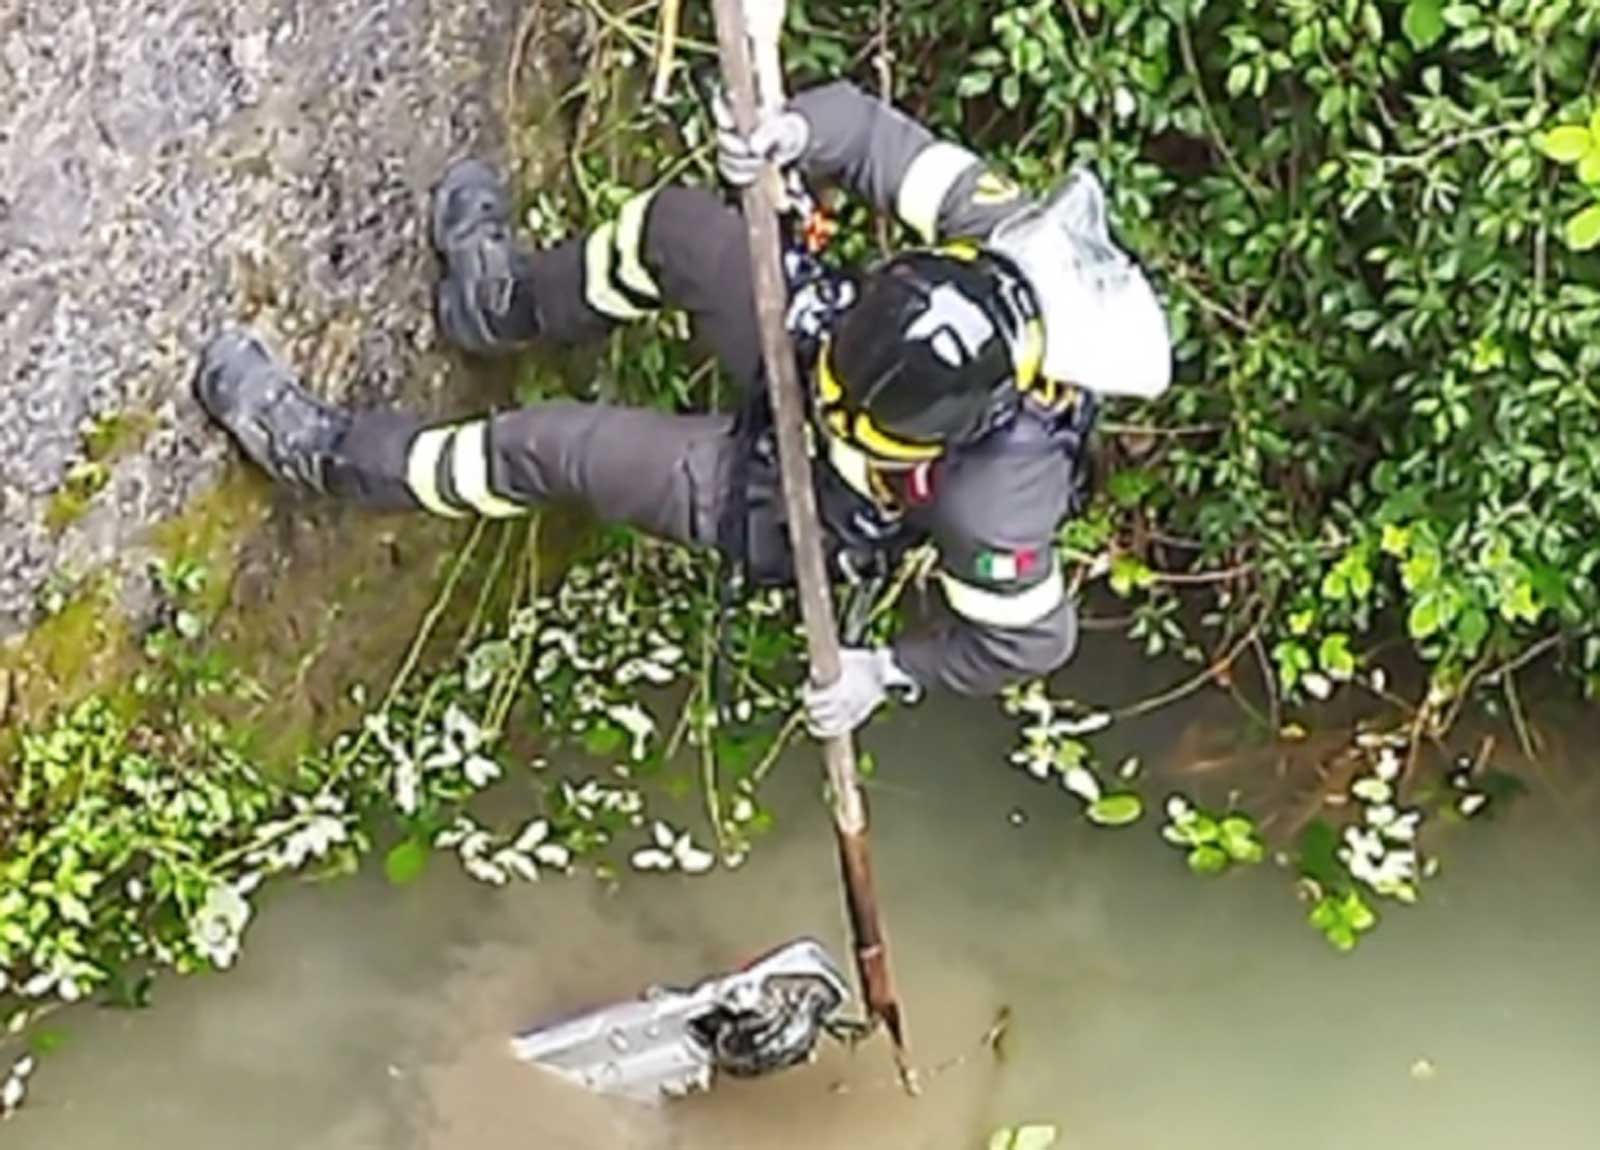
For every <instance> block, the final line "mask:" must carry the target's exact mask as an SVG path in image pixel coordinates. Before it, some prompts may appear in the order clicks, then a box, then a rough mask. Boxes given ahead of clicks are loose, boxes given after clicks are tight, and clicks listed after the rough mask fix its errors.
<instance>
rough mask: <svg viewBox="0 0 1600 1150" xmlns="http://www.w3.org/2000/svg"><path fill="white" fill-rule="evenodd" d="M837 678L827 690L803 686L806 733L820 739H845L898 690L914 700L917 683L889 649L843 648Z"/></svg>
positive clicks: (807, 685)
mask: <svg viewBox="0 0 1600 1150" xmlns="http://www.w3.org/2000/svg"><path fill="white" fill-rule="evenodd" d="M839 672H840V673H839V677H838V679H836V680H835V681H834V682H832V683H830V684H829V685H828V686H826V687H819V686H817V685H816V684H814V683H810V682H808V683H806V685H805V689H804V690H803V691H802V692H801V698H802V699H803V700H804V701H805V705H806V729H807V730H809V731H810V732H811V733H812V734H813V735H814V736H816V737H817V738H819V739H833V738H838V737H839V736H840V735H848V734H849V733H850V732H851V731H853V730H855V729H856V728H857V727H859V726H860V725H861V724H862V723H864V722H866V721H867V717H868V716H870V715H871V714H872V712H873V711H875V710H877V709H878V704H879V703H881V702H883V700H884V698H885V697H887V695H888V694H889V692H890V691H891V690H894V689H899V690H902V691H905V692H907V693H908V694H909V695H910V697H912V698H915V697H916V696H917V695H918V694H920V693H921V692H920V690H919V689H918V687H917V682H916V680H915V679H913V678H912V677H911V676H910V675H908V674H906V673H905V671H903V670H901V668H900V664H898V663H896V662H895V661H894V652H893V651H891V650H890V649H889V648H888V647H846V648H845V649H844V650H842V651H840V652H839Z"/></svg>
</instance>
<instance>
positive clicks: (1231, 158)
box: [1178, 19, 1266, 204]
mask: <svg viewBox="0 0 1600 1150" xmlns="http://www.w3.org/2000/svg"><path fill="white" fill-rule="evenodd" d="M1178 49H1179V51H1180V52H1181V53H1182V55H1183V68H1184V71H1186V72H1188V73H1189V80H1190V82H1191V83H1192V84H1194V92H1195V96H1196V97H1197V98H1198V99H1199V101H1200V113H1201V115H1203V116H1204V117H1205V121H1206V131H1207V132H1208V133H1209V134H1210V136H1211V142H1212V143H1213V144H1215V145H1216V146H1217V152H1218V153H1219V154H1220V155H1221V156H1222V159H1223V162H1225V163H1226V164H1227V165H1228V167H1229V168H1231V169H1232V170H1233V174H1234V178H1235V179H1237V180H1238V181H1239V183H1240V184H1241V185H1242V186H1243V187H1244V190H1245V191H1246V192H1248V193H1249V195H1250V198H1251V199H1253V200H1255V201H1256V203H1258V204H1259V203H1260V202H1261V201H1262V200H1263V199H1265V198H1266V190H1265V189H1264V188H1262V187H1261V185H1260V184H1258V183H1256V181H1255V180H1254V179H1253V178H1252V177H1251V175H1250V173H1248V172H1246V171H1245V170H1244V167H1243V166H1242V165H1241V164H1240V163H1239V158H1238V157H1237V156H1235V155H1234V154H1233V149H1232V148H1230V147H1229V146H1228V141H1227V140H1225V139H1223V137H1222V128H1221V126H1220V125H1219V124H1218V123H1217V117H1216V113H1215V112H1213V111H1212V108H1211V99H1210V97H1208V96H1207V95H1206V84H1205V80H1204V79H1203V78H1202V77H1201V75H1200V65H1199V64H1198V63H1196V61H1195V58H1194V40H1193V39H1191V38H1190V36H1189V21H1188V20H1187V19H1184V20H1179V21H1178Z"/></svg>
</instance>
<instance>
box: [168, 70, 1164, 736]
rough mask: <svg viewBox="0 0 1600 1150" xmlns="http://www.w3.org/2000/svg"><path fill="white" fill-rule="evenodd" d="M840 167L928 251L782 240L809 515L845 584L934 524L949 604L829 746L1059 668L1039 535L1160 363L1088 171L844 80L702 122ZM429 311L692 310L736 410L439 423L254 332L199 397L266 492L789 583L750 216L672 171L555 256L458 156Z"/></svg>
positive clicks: (477, 328) (1160, 352)
mask: <svg viewBox="0 0 1600 1150" xmlns="http://www.w3.org/2000/svg"><path fill="white" fill-rule="evenodd" d="M769 162H770V163H776V164H778V165H780V166H781V167H783V168H786V169H794V170H797V171H798V173H799V174H803V175H804V176H805V177H806V178H808V179H811V180H820V181H834V182H840V183H843V184H844V185H846V186H847V187H849V188H851V189H853V190H854V191H855V192H857V193H858V194H860V195H862V196H864V197H865V198H866V199H867V200H868V201H869V202H870V203H872V204H873V205H874V206H875V207H877V208H879V209H883V210H892V211H894V212H895V214H896V215H897V216H898V218H899V219H900V220H901V221H902V222H903V223H904V224H906V225H907V226H908V227H909V229H910V230H911V231H912V232H914V233H915V234H916V235H917V236H918V237H919V238H920V240H921V242H922V246H920V247H917V248H915V249H913V250H909V251H906V252H903V253H900V254H897V255H894V256H892V257H890V258H888V259H885V260H883V261H881V262H879V263H877V264H876V265H874V266H872V267H870V268H868V269H866V270H865V271H864V272H861V273H859V274H856V273H841V272H836V271H832V270H829V269H828V268H826V267H825V266H823V265H822V264H821V263H820V262H819V261H816V260H815V259H812V258H809V257H808V255H807V253H806V251H805V249H804V245H800V244H797V245H794V247H793V250H791V251H790V252H789V253H788V255H787V268H788V272H789V275H790V295H791V299H790V308H789V313H788V314H789V325H790V329H791V333H792V335H793V337H794V343H795V347H796V354H797V355H798V356H799V357H800V360H801V363H800V367H801V370H802V375H801V377H802V379H803V380H805V381H807V384H808V386H809V388H810V396H809V400H810V410H811V416H812V424H813V426H812V431H813V436H812V438H813V442H814V444H815V449H816V454H817V466H816V467H815V471H816V474H817V487H818V490H817V496H818V506H819V510H820V514H821V518H822V522H823V528H824V532H825V535H826V539H827V549H828V553H829V556H830V561H831V562H832V563H834V564H835V565H836V571H838V572H839V573H859V572H861V571H864V570H868V569H871V568H873V567H875V566H876V567H881V566H882V565H883V564H885V563H892V562H893V561H894V560H895V559H896V558H897V557H898V556H899V555H901V554H903V553H904V552H905V551H906V550H907V549H909V548H910V547H913V546H915V545H917V544H920V543H923V542H929V541H931V542H932V543H933V544H934V545H935V547H936V549H937V552H938V567H937V582H938V585H939V587H940V589H941V591H942V594H941V595H940V596H939V597H938V598H939V599H940V600H941V601H940V602H938V603H936V604H935V605H934V610H933V612H932V617H931V618H930V619H927V620H924V621H922V622H921V623H920V624H919V625H916V626H913V627H911V628H908V629H907V630H906V631H905V632H904V633H903V634H901V635H900V636H898V637H897V638H896V639H895V640H894V642H893V643H892V644H890V645H888V646H882V647H846V648H845V650H844V653H843V674H842V675H841V677H840V678H839V679H838V680H837V681H836V682H835V683H833V684H830V685H828V686H826V687H817V686H815V685H814V684H810V685H808V686H807V687H806V689H805V692H804V694H805V704H806V708H807V716H808V725H809V726H810V728H811V730H812V732H813V733H814V734H817V735H819V736H829V735H836V734H842V733H845V732H848V731H850V730H852V729H854V728H855V727H856V726H858V725H859V724H860V723H861V722H863V721H864V720H865V719H866V718H867V716H869V715H870V714H871V713H872V712H873V710H874V709H875V708H876V707H877V706H878V705H879V704H880V703H881V702H882V701H884V699H885V698H886V697H887V696H888V695H889V694H890V693H891V692H896V693H904V694H905V695H907V696H915V695H917V694H919V693H920V692H921V691H922V690H924V689H948V690H951V691H955V692H959V693H962V694H968V695H984V694H993V693H996V692H998V691H999V690H1001V689H1002V688H1004V687H1005V686H1007V685H1008V684H1011V683H1014V682H1017V681H1020V680H1024V679H1028V678H1032V677H1035V676H1040V675H1044V674H1047V673H1049V672H1051V671H1053V670H1055V669H1056V668H1057V667H1059V666H1061V665H1062V664H1063V663H1065V662H1066V661H1067V659H1068V658H1069V657H1070V656H1071V654H1072V652H1073V650H1074V647H1075V643H1076V636H1077V625H1076V609H1075V604H1074V603H1073V602H1072V600H1071V597H1070V596H1069V594H1068V591H1067V587H1066V584H1065V581H1064V578H1063V573H1062V568H1061V564H1060V560H1059V559H1058V557H1057V554H1056V551H1055V548H1054V546H1053V543H1054V540H1055V538H1056V534H1057V532H1058V530H1059V529H1060V527H1061V525H1062V523H1063V522H1064V520H1066V519H1067V518H1068V517H1069V516H1070V515H1072V514H1073V513H1074V511H1075V509H1076V508H1077V507H1078V506H1079V504H1080V501H1081V500H1082V498H1083V495H1084V492H1083V486H1084V462H1085V458H1086V454H1087V446H1086V439H1087V437H1088V435H1089V433H1090V431H1091V428H1092V425H1093V422H1094V417H1095V401H1096V398H1097V397H1098V396H1102V395H1133V396H1143V397H1149V396H1154V395H1157V394H1159V393H1160V392H1162V391H1163V390H1164V389H1165V388H1166V387H1167V385H1168V383H1169V380H1170V363H1171V345H1170V339H1169V336H1168V330H1167V325H1166V320H1165V317H1164V314H1163V312H1162V309H1161V307H1160V305H1159V303H1158V302H1157V298H1156V296H1155V293H1154V291H1153V290H1152V288H1151V285H1150V284H1149V282H1148V281H1147V279H1146V278H1145V276H1144V275H1143V273H1142V272H1141V270H1140V269H1139V267H1138V266H1137V264H1136V263H1135V262H1134V261H1133V260H1132V259H1131V258H1130V257H1129V256H1128V255H1127V254H1126V253H1125V252H1124V251H1122V249H1121V248H1119V247H1118V246H1117V244H1116V243H1115V242H1114V241H1113V240H1112V238H1111V236H1110V234H1109V231H1108V229H1107V225H1106V220H1105V208H1104V199H1103V194H1102V191H1101V188H1100V185H1099V184H1098V182H1097V181H1096V180H1095V179H1094V177H1093V176H1092V175H1091V174H1089V173H1088V172H1086V171H1078V172H1075V173H1074V174H1073V175H1072V176H1070V177H1069V178H1068V179H1067V180H1066V181H1065V182H1064V184H1063V186H1062V187H1061V188H1059V189H1058V190H1057V191H1056V192H1055V193H1053V194H1052V195H1050V196H1049V197H1048V198H1047V199H1045V200H1043V201H1032V200H1030V199H1028V198H1027V197H1024V196H1023V195H1022V194H1021V193H1020V191H1019V190H1018V188H1017V187H1016V185H1014V184H1013V183H1011V182H1010V181H1008V180H1006V179H1004V178H1003V177H1001V176H999V175H998V174H997V173H995V172H993V171H991V170H989V169H988V168H986V167H985V166H984V164H983V163H982V162H981V161H980V160H979V158H978V157H977V156H975V155H974V154H973V153H972V152H970V151H968V150H967V149H966V148H964V147H961V146H959V145H956V144H954V143H950V142H945V141H940V140H937V139H935V138H934V137H933V136H932V135H931V133H929V132H928V131H927V130H926V129H925V128H924V127H922V126H921V125H919V124H918V123H916V122H915V121H913V120H912V119H910V118H909V117H907V116H906V115H904V114H902V113H901V112H900V111H898V110H896V109H895V108H893V107H892V106H890V105H887V104H884V103H882V102H880V101H878V100H876V99H873V98H871V97H869V96H867V95H866V94H865V93H863V92H861V91H860V90H859V89H858V88H856V87H854V86H853V85H851V84H849V83H846V82H837V83H832V84H828V85H825V86H822V87H818V88H813V89H810V90H807V91H805V92H802V93H800V94H798V95H796V96H795V97H794V98H793V99H792V100H791V101H790V102H789V103H788V104H787V105H786V106H785V107H784V108H782V109H781V110H780V111H778V112H776V113H775V114H772V115H769V116H768V117H766V118H765V119H764V120H763V121H762V122H761V123H760V124H759V126H758V127H757V129H756V130H755V131H754V132H753V133H751V135H750V136H749V137H748V138H741V137H740V136H739V135H738V134H737V133H735V132H734V131H733V130H732V129H731V128H730V127H728V126H727V123H726V119H725V114H724V116H723V117H722V126H721V130H720V131H719V134H718V167H719V170H720V172H721V174H722V176H723V178H724V179H725V180H726V181H727V182H729V183H730V184H733V185H736V186H737V185H742V184H745V183H747V182H749V181H750V180H752V179H754V178H755V177H756V176H757V174H758V173H759V172H760V171H761V170H762V169H763V167H764V165H765V164H767V163H769ZM431 225H432V236H433V241H434V245H435V246H436V248H437V249H438V252H439V255H440V257H441V260H442V263H443V268H444V274H443V277H442V279H441V281H440V283H439V284H438V288H437V296H436V303H437V319H438V322H439V326H440V328H441V330H442V331H443V333H444V335H445V336H446V338H448V339H449V340H450V341H451V342H452V343H454V344H455V345H456V346H457V347H459V348H461V349H462V350H464V351H466V352H469V353H474V354H478V355H485V356H487V355H499V354H504V353H510V352H515V351H516V350H518V349H522V348H525V347H527V346H528V345H530V344H532V343H534V342H536V341H551V342H557V343H571V342H575V341H583V340H591V339H595V338H598V337H601V336H603V335H605V334H606V333H607V332H609V331H611V330H612V329H613V327H615V326H616V325H618V324H623V323H628V322H630V321H634V320H638V319H640V318H642V317H645V316H647V315H649V314H650V313H652V312H653V311H655V310H656V309H659V308H663V307H672V308H678V309H682V310H683V311H684V312H686V313H687V314H688V316H689V319H690V321H691V327H692V329H693V333H694V336H695V338H696V340H697V341H698V342H699V343H700V344H701V345H702V346H703V347H706V348H708V349H710V350H711V351H713V352H714V353H715V354H716V355H717V356H718V357H719V359H720V360H721V363H722V365H723V367H724V368H725V369H726V371H727V372H728V373H729V374H730V375H731V376H732V378H733V379H734V380H735V381H737V383H738V384H739V385H740V386H741V387H742V388H743V389H744V392H745V394H746V395H747V396H748V397H749V400H748V401H747V403H746V404H745V406H744V408H743V409H742V410H741V411H740V412H739V413H737V414H736V415H730V414H716V413H711V414H672V413H667V412H661V411H655V410H646V409H637V408H627V407H616V406H607V405H604V404H597V403H577V402H541V403H538V404H535V405H533V406H530V407H526V408H522V409H518V410H512V411H507V412H504V413H500V414H495V415H491V416H487V417H482V418H466V419H456V420H451V421H448V422H430V421H428V420H424V419H422V418H419V417H418V416H416V415H413V414H410V413H407V412H403V411H394V410H377V411H346V410H342V409H338V408H335V407H332V406H330V405H328V404H325V403H323V402H322V401H320V400H319V399H317V398H316V397H315V396H314V395H313V394H312V393H311V392H310V391H309V390H307V389H306V388H305V387H303V386H302V385H301V384H300V382H299V381H298V380H297V379H296V377H295V375H294V374H293V373H292V372H291V371H290V370H289V369H288V368H287V367H285V366H284V365H283V364H281V363H280V362H278V361H277V360H276V359H275V358H274V357H273V356H272V355H271V353H270V352H269V351H268V350H267V349H266V347H265V346H264V345H263V343H262V342H261V341H260V340H259V339H258V338H257V337H255V336H254V335H252V334H250V333H248V332H245V331H229V332H225V333H223V334H221V335H219V336H218V337H216V338H215V339H214V340H213V341H212V342H211V344H210V345H209V346H208V347H207V348H206V349H205V352H204V355H203V358H202V362H201V365H200V370H199V373H198V375H197V379H196V391H197V395H198V398H199V400H200V402H201V404H202V405H203V406H204V407H205V409H206V411H207V412H209V413H210V415H211V416H212V418H213V419H215V420H216V422H217V423H219V424H220V425H221V426H222V427H224V428H226V429H227V430H228V431H229V432H230V433H232V435H233V436H234V438H235V439H236V440H237V441H238V443H239V445H240V447H241V448H242V450H243V451H244V453H245V454H246V455H247V456H248V457H249V458H251V459H252V460H254V461H255V462H256V463H257V464H258V465H260V466H261V467H262V468H264V469H265V470H266V471H267V472H268V473H269V474H270V475H272V476H273V477H274V478H275V479H276V480H278V481H280V482H282V483H285V484H289V485H292V486H294V487H298V488H302V489H306V490H310V491H314V492H319V493H325V494H331V495H334V496H338V497H341V498H348V499H354V500H358V501H360V502H362V503H364V504H368V505H371V506H374V507H379V508H412V509H420V510H422V511H426V512H429V513H432V514H434V515H440V516H447V517H452V518H462V517H467V516H490V517H510V516H517V515H523V514H526V513H527V512H528V511H529V510H530V509H531V508H533V507H536V506H538V505H540V504H542V503H545V502H546V501H551V500H562V501H568V500H576V501H580V502H582V503H585V504H587V505H588V506H589V507H590V508H591V509H592V510H593V512H594V513H595V514H596V515H598V516H599V517H600V518H603V519H605V520H609V521H615V522H621V523H627V524H630V525H632V526H634V527H636V528H638V529H640V530H643V531H646V532H649V533H651V534H654V535H657V536H660V537H663V538H667V539H673V540H678V541H681V542H684V543H688V544H692V545H698V546H704V547H715V548H719V549H720V550H721V551H723V552H724V554H725V555H727V556H728V558H729V559H730V560H732V561H733V562H734V563H735V564H736V565H738V566H739V567H740V568H741V569H742V570H744V571H745V572H747V573H748V575H749V577H750V578H751V580H753V581H755V582H757V583H768V584H770V583H773V582H783V581H785V580H790V579H792V574H793V573H792V563H791V556H790V551H789V544H788V536H787V526H786V523H785V521H784V506H783V500H782V493H781V490H780V487H779V479H778V468H777V461H776V457H775V450H774V446H773V444H774V437H773V435H772V433H771V429H770V427H769V426H768V425H767V423H766V420H765V418H764V415H765V408H764V403H763V401H762V398H761V397H762V395H763V392H764V386H763V382H762V372H761V356H760V346H759V338H758V332H757V324H756V314H755V301H754V294H753V291H752V285H751V269H750V260H749V252H748V247H747V239H746V230H745V227H744V224H743V222H742V220H741V219H740V217H739V215H738V214H737V212H735V211H734V210H733V209H732V208H730V207H729V206H727V204H726V203H725V202H724V200H723V198H722V197H721V196H719V195H718V194H716V193H713V192H711V191H709V190H704V189H695V188H690V187H681V186H666V187H662V188H660V189H659V190H656V191H654V192H649V193H644V194H641V195H638V196H635V197H634V198H633V199H630V200H628V201H627V202H626V203H625V204H623V206H622V208H621V210H620V212H619V213H618V214H617V216H616V218H615V219H614V220H612V221H610V222H608V223H605V224H602V225H601V226H599V227H597V228H595V229H594V230H592V231H590V232H588V233H586V234H584V235H581V236H578V237H575V238H572V239H569V240H567V241H565V242H563V243H560V244H557V245H555V246H553V247H549V248H545V249H542V250H535V249H534V248H533V247H532V246H531V245H529V244H527V243H525V242H524V241H523V240H522V239H521V238H519V237H518V236H517V235H516V234H515V232H514V230H513V225H512V220H511V210H510V203H509V200H508V197H507V194H506V191H505V189H504V187H503V186H502V185H501V183H500V181H499V180H498V179H497V177H496V175H495V173H494V172H493V171H492V170H491V169H490V168H488V167H487V166H485V165H484V164H482V163H481V162H478V161H475V160H466V161H461V162H458V163H457V164H455V165H454V166H453V167H452V168H451V169H450V170H449V171H448V172H447V173H446V175H445V177H444V179H443V180H442V181H441V183H440V184H439V186H438V187H437V189H436V190H435V193H434V198H433V207H432V221H431Z"/></svg>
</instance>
